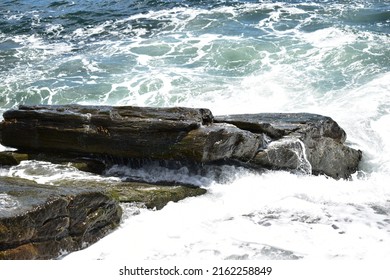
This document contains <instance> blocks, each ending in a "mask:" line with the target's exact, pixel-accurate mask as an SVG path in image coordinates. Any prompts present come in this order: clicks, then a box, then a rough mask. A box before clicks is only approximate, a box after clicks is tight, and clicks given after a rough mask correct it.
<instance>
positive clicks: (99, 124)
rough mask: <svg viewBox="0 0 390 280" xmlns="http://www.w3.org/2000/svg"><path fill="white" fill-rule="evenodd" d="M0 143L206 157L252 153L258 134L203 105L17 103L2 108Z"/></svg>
mask: <svg viewBox="0 0 390 280" xmlns="http://www.w3.org/2000/svg"><path fill="white" fill-rule="evenodd" d="M3 116H4V121H3V122H2V123H1V144H2V145H4V146H10V147H14V148H17V149H19V150H22V151H41V152H48V153H53V152H57V153H63V152H65V153H75V154H84V155H90V154H94V155H108V156H114V157H122V158H123V157H124V158H150V159H156V160H161V159H162V160H184V161H191V162H202V163H203V162H210V161H217V160H223V159H226V158H235V159H243V160H248V159H251V158H253V156H254V155H255V152H256V150H257V148H258V146H259V145H260V144H261V139H260V137H259V136H257V135H255V134H253V133H250V132H248V131H242V130H240V129H237V128H236V127H233V126H229V125H226V124H225V125H219V124H218V125H216V124H213V123H212V121H213V116H212V114H211V112H210V111H209V110H207V109H190V108H160V109H157V108H147V107H145V108H141V107H106V106H100V107H99V106H80V105H68V106H31V107H29V106H20V107H19V109H18V110H10V111H6V112H5V113H4V115H3Z"/></svg>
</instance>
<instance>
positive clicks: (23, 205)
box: [0, 177, 121, 259]
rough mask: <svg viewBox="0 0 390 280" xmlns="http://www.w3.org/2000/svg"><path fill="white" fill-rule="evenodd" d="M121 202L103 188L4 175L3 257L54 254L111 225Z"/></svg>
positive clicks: (0, 185)
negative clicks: (50, 184) (45, 182)
mask: <svg viewBox="0 0 390 280" xmlns="http://www.w3.org/2000/svg"><path fill="white" fill-rule="evenodd" d="M120 217H121V208H120V207H119V205H118V203H117V202H116V201H115V200H114V199H112V198H110V197H109V196H108V195H107V194H105V191H103V190H102V189H96V188H94V189H91V188H86V187H78V188H66V187H55V186H47V185H39V184H36V183H34V182H31V181H28V180H24V179H16V178H7V177H0V259H52V258H56V257H58V256H59V255H60V254H61V253H62V252H64V251H67V252H71V251H75V250H79V249H81V248H83V247H85V246H86V245H85V244H91V243H94V242H96V241H97V240H98V239H100V238H101V237H103V236H104V235H106V234H107V233H108V232H110V231H111V230H113V229H114V228H115V227H116V226H117V225H118V224H119V221H120Z"/></svg>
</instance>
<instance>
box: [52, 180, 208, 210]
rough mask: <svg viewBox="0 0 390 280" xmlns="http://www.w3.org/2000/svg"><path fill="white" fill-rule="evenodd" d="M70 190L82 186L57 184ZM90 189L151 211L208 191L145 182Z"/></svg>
mask: <svg viewBox="0 0 390 280" xmlns="http://www.w3.org/2000/svg"><path fill="white" fill-rule="evenodd" d="M57 184H58V185H60V186H66V187H68V188H77V187H78V185H79V184H80V183H79V182H78V181H76V180H69V179H68V180H61V181H60V182H58V183H57ZM85 184H87V185H88V187H90V188H102V189H104V190H106V191H107V193H108V195H109V196H110V197H112V198H114V199H115V200H117V201H119V202H128V203H140V204H143V205H145V206H146V207H147V208H149V209H156V210H160V209H162V208H163V207H164V206H166V205H167V204H168V202H178V201H180V200H182V199H185V198H187V197H194V196H199V195H203V194H205V193H206V192H207V190H206V189H203V188H200V187H195V186H183V185H182V184H180V183H177V184H169V183H168V182H160V183H145V182H122V181H116V182H112V181H111V182H104V181H89V182H87V183H85Z"/></svg>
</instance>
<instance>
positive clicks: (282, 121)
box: [215, 113, 362, 179]
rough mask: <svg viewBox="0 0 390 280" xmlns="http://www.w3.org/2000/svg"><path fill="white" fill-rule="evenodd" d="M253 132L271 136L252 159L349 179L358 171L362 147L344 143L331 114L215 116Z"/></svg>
mask: <svg viewBox="0 0 390 280" xmlns="http://www.w3.org/2000/svg"><path fill="white" fill-rule="evenodd" d="M215 122H217V123H230V124H234V125H236V126H237V127H238V128H241V129H245V130H249V131H251V132H252V133H261V134H263V135H266V137H265V138H267V136H268V144H267V145H266V146H264V147H263V149H261V150H260V151H259V152H258V153H257V154H256V156H255V157H254V159H253V160H252V163H253V164H255V165H258V166H263V167H267V168H275V169H290V170H301V171H303V172H304V173H308V174H325V175H328V176H330V177H333V178H335V179H340V178H343V179H347V178H349V177H350V176H351V174H353V173H354V172H356V170H357V169H358V165H359V162H360V160H361V157H362V152H361V151H360V150H355V149H353V148H350V147H347V146H345V145H344V142H345V140H346V133H345V131H344V130H343V129H342V128H341V127H340V126H339V125H338V124H337V123H336V122H335V121H334V120H332V119H331V118H330V117H326V116H321V115H316V114H308V113H289V114H281V113H278V114H274V113H264V114H252V115H245V114H244V115H229V116H217V117H215Z"/></svg>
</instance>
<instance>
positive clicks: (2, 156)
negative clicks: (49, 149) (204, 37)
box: [0, 151, 28, 165]
mask: <svg viewBox="0 0 390 280" xmlns="http://www.w3.org/2000/svg"><path fill="white" fill-rule="evenodd" d="M23 160H28V154H22V153H17V152H9V151H4V152H0V165H18V164H19V163H20V162H21V161H23Z"/></svg>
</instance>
